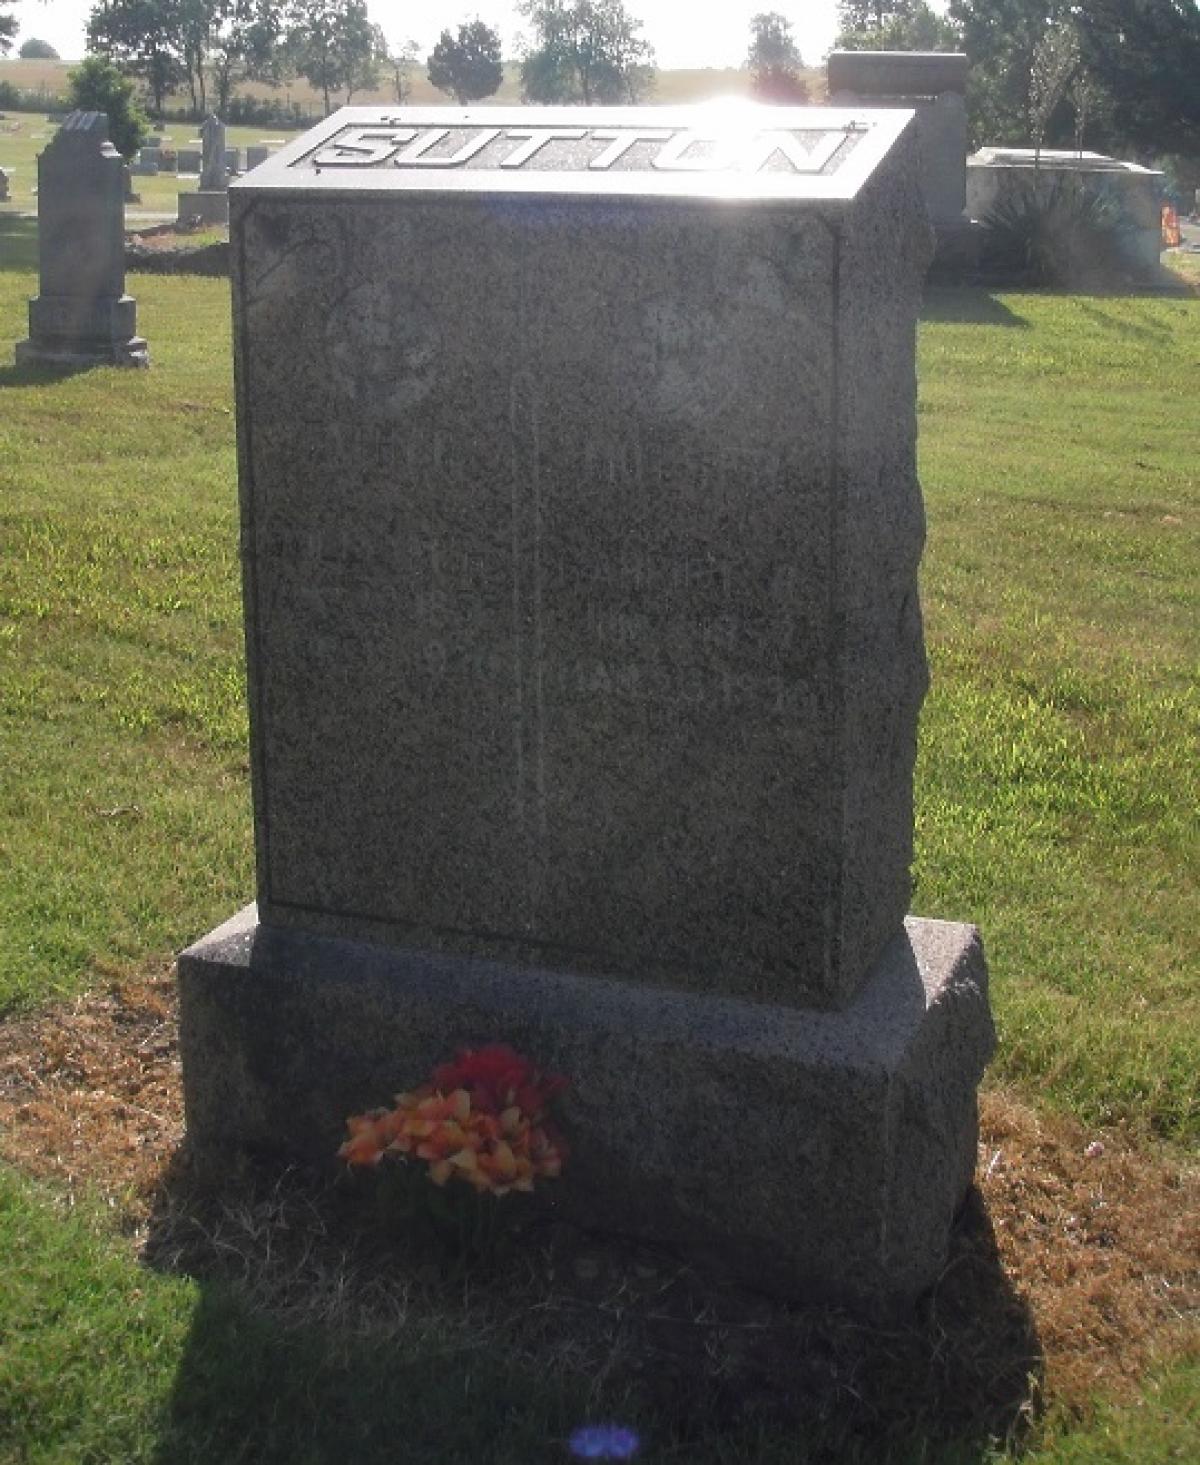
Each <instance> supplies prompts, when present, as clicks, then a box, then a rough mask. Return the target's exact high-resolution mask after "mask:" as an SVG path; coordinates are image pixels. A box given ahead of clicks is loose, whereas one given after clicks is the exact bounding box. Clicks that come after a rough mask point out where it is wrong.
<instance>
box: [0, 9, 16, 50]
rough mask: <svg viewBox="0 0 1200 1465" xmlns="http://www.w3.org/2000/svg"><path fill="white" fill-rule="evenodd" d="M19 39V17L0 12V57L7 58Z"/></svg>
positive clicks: (8, 12)
mask: <svg viewBox="0 0 1200 1465" xmlns="http://www.w3.org/2000/svg"><path fill="white" fill-rule="evenodd" d="M16 37H17V17H16V16H15V15H13V14H12V13H11V12H10V11H0V56H7V55H8V53H9V51H11V50H12V43H13V41H14V40H16Z"/></svg>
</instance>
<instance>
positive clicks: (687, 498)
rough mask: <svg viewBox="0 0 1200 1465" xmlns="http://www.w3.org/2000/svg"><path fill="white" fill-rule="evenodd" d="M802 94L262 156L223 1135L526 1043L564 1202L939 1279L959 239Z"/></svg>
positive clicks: (197, 1067)
mask: <svg viewBox="0 0 1200 1465" xmlns="http://www.w3.org/2000/svg"><path fill="white" fill-rule="evenodd" d="M760 115H762V116H763V118H764V120H762V121H760V122H758V123H757V125H756V128H755V129H754V130H750V131H747V130H745V129H744V127H743V129H742V130H738V129H737V128H736V127H733V126H731V124H730V123H729V122H728V121H727V120H726V121H722V120H721V118H722V117H723V116H724V114H721V113H714V114H713V121H712V123H711V125H706V124H704V123H700V122H698V121H697V116H696V113H695V112H693V111H691V110H690V109H689V110H688V111H686V112H680V113H675V112H672V111H671V110H670V109H645V110H643V111H637V112H633V111H622V112H621V113H620V114H616V118H615V119H614V114H613V113H610V112H605V111H604V110H603V109H596V110H587V109H561V110H556V111H554V112H549V113H547V112H544V111H533V112H525V111H521V110H516V109H512V110H510V109H495V110H493V111H489V114H488V117H487V125H486V126H485V125H484V124H483V123H481V122H479V121H477V120H475V118H474V116H473V114H470V113H458V112H455V111H454V110H452V109H449V110H448V109H436V110H432V109H431V110H430V111H428V112H422V111H412V112H406V113H405V117H404V124H403V125H400V124H398V123H396V122H395V121H394V120H393V116H392V113H391V112H390V111H389V110H387V109H373V108H372V109H352V110H347V111H345V112H343V113H339V114H337V115H336V116H335V117H333V118H330V119H328V120H327V121H326V122H325V123H323V124H322V125H321V126H320V127H319V128H318V129H317V130H316V131H315V132H314V133H311V134H309V135H308V136H306V137H304V138H302V139H300V140H299V141H297V142H295V143H293V144H292V145H291V146H290V147H288V148H286V149H285V150H284V151H283V152H282V153H280V154H278V155H276V157H275V158H273V159H271V160H270V161H269V162H268V163H266V164H265V165H263V166H262V167H260V168H259V169H257V170H256V171H255V173H254V174H253V175H251V176H250V177H248V178H247V179H245V180H242V181H241V182H239V183H236V184H235V185H234V186H233V188H232V190H231V195H232V198H233V201H234V205H235V211H234V217H233V221H232V223H233V228H232V231H231V233H232V237H233V240H234V247H233V249H232V250H231V254H232V256H233V259H234V260H235V279H234V296H235V325H236V344H235V349H236V352H237V359H238V392H239V404H238V410H239V430H240V434H241V486H242V496H243V529H244V535H243V553H244V562H245V571H246V577H247V596H246V604H247V607H248V610H247V615H248V624H247V646H248V664H249V676H250V687H251V725H252V767H253V771H254V793H255V828H256V838H257V846H258V876H259V890H258V894H259V900H258V910H257V914H255V913H254V912H249V913H246V914H244V915H243V916H242V917H240V918H238V919H236V920H235V921H234V922H232V923H230V925H229V926H228V927H227V928H224V929H222V930H221V931H219V932H217V933H214V935H213V937H212V938H210V939H209V940H208V941H206V942H204V943H201V945H200V946H199V947H197V948H195V949H194V950H193V951H192V952H190V953H187V954H185V956H184V958H183V959H181V963H180V977H181V988H182V993H183V1003H184V1006H183V1012H184V1039H185V1045H184V1063H185V1087H186V1092H187V1103H188V1124H189V1131H190V1133H191V1136H192V1140H193V1143H194V1145H195V1146H196V1152H197V1154H198V1155H202V1154H203V1153H204V1151H205V1150H206V1148H207V1149H208V1150H210V1151H217V1150H220V1149H221V1148H223V1147H230V1146H232V1147H237V1146H241V1145H247V1146H256V1145H259V1144H260V1143H261V1144H263V1145H266V1146H268V1147H270V1146H272V1145H273V1146H275V1147H281V1146H282V1147H285V1148H287V1149H289V1150H291V1151H292V1152H293V1153H297V1154H303V1155H306V1156H307V1157H308V1158H313V1157H314V1156H319V1155H321V1154H322V1153H325V1154H328V1153H330V1152H331V1151H332V1148H333V1147H334V1146H335V1145H336V1140H337V1134H338V1131H339V1129H340V1125H341V1121H342V1118H343V1116H344V1115H345V1114H347V1113H350V1112H353V1110H354V1109H355V1108H356V1107H357V1108H361V1107H363V1106H364V1105H365V1104H368V1103H373V1102H377V1100H376V1099H374V1098H372V1097H371V1096H372V1094H373V1093H375V1091H376V1090H378V1092H379V1093H382V1094H384V1095H387V1094H390V1093H391V1092H392V1091H393V1089H394V1088H395V1087H396V1086H397V1084H400V1083H402V1082H403V1081H406V1079H407V1076H408V1075H409V1074H414V1075H418V1076H419V1075H420V1074H421V1073H423V1072H424V1071H425V1069H426V1067H427V1065H428V1064H429V1063H430V1062H432V1061H434V1060H436V1059H437V1058H438V1057H439V1056H441V1055H443V1054H446V1053H449V1052H451V1051H453V1049H454V1048H455V1047H456V1046H457V1045H459V1044H461V1043H473V1042H482V1041H496V1040H503V1041H511V1042H514V1043H516V1045H517V1046H519V1047H523V1048H526V1049H527V1050H528V1051H530V1052H531V1053H532V1054H534V1055H535V1056H536V1058H537V1060H538V1061H539V1062H541V1063H544V1064H547V1065H549V1066H552V1067H557V1068H560V1069H562V1070H563V1071H565V1072H567V1073H568V1074H569V1075H570V1076H571V1079H572V1084H573V1088H572V1091H571V1099H570V1106H571V1107H570V1113H569V1120H570V1124H571V1128H572V1134H573V1138H574V1149H573V1156H572V1162H571V1173H570V1177H569V1179H568V1180H567V1181H565V1182H564V1184H563V1185H562V1186H561V1187H560V1188H559V1189H558V1191H557V1192H556V1197H555V1199H556V1202H557V1203H558V1205H559V1206H560V1207H561V1208H562V1209H563V1211H564V1213H565V1214H571V1215H575V1216H579V1217H586V1218H587V1219H588V1220H589V1221H590V1222H591V1223H592V1224H598V1225H608V1226H610V1227H612V1228H613V1229H617V1230H622V1231H629V1232H634V1233H641V1234H648V1235H651V1236H659V1237H662V1238H665V1239H669V1240H673V1241H676V1242H683V1243H688V1244H693V1245H698V1246H703V1247H708V1248H715V1249H716V1250H718V1251H720V1252H722V1253H723V1254H724V1255H726V1256H727V1257H728V1258H729V1259H730V1261H731V1263H732V1264H733V1265H735V1266H737V1267H738V1268H739V1269H740V1270H742V1271H743V1272H744V1273H745V1274H746V1275H748V1276H750V1277H751V1278H753V1279H755V1280H757V1281H759V1282H760V1283H763V1284H764V1285H771V1286H775V1287H781V1288H783V1289H785V1290H790V1291H800V1292H812V1291H823V1292H827V1293H831V1294H833V1295H836V1296H839V1297H843V1298H847V1299H853V1298H859V1299H862V1298H871V1299H876V1300H877V1299H879V1298H889V1299H897V1298H908V1297H911V1296H912V1295H914V1294H915V1292H916V1291H919V1290H920V1288H921V1287H923V1286H925V1285H927V1284H928V1283H929V1282H930V1281H931V1280H932V1279H933V1277H934V1276H935V1275H936V1272H937V1269H938V1267H939V1266H940V1264H941V1261H942V1259H943V1257H944V1253H945V1245H946V1237H947V1233H948V1228H949V1224H950V1219H951V1217H952V1215H953V1213H954V1210H955V1208H956V1207H957V1205H958V1204H959V1202H960V1201H961V1199H962V1195H963V1193H964V1191H965V1188H966V1186H967V1184H968V1182H969V1179H970V1175H971V1173H972V1168H973V1164H974V1150H975V1101H974V1092H975V1085H976V1083H977V1081H978V1078H979V1075H980V1072H981V1069H982V1066H983V1063H984V1062H985V1061H986V1058H987V1056H988V1054H989V1052H990V1047H991V1042H992V1033H991V1026H990V1019H989V1018H988V1013H987V1003H986V996H985V984H986V971H985V968H984V966H983V960H982V953H981V951H980V949H979V945H978V940H977V937H976V936H975V934H974V933H973V932H971V931H970V930H969V928H964V927H959V926H946V925H943V924H942V923H937V922H911V921H910V922H907V923H906V921H905V912H906V910H907V905H908V899H909V894H910V877H909V864H910V859H911V840H912V769H913V760H914V756H915V736H916V719H917V712H918V708H919V705H920V702H921V698H922V696H923V693H924V689H925V682H926V670H925V659H924V651H923V644H922V635H921V621H920V611H919V604H918V599H917V586H916V572H917V564H918V561H919V557H920V552H921V546H922V541H923V534H924V520H923V512H922V506H921V498H920V491H919V486H918V483H917V479H916V468H915V439H916V414H915V400H916V392H915V371H914V350H915V327H916V319H917V313H918V310H919V305H920V299H921V285H922V278H923V273H924V269H925V266H926V264H927V262H928V255H929V250H930V239H929V232H928V226H927V223H926V216H925V209H924V206H923V204H922V202H921V200H920V196H919V186H918V179H917V152H916V144H915V136H914V130H913V127H912V125H911V123H912V118H911V114H907V113H903V112H900V111H892V112H869V111H855V112H852V113H851V112H844V111H822V110H820V109H784V108H780V109H772V110H771V111H770V113H769V121H767V120H765V118H766V115H767V114H760ZM334 486H336V491H334ZM318 1075H319V1077H318ZM385 1075H386V1076H385ZM732 1114H736V1115H737V1116H738V1117H737V1121H736V1122H735V1123H733V1124H730V1122H729V1116H730V1115H732ZM722 1116H724V1117H722ZM748 1177H750V1179H749V1180H748Z"/></svg>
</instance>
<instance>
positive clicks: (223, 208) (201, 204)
mask: <svg viewBox="0 0 1200 1465" xmlns="http://www.w3.org/2000/svg"><path fill="white" fill-rule="evenodd" d="M194 219H199V221H200V222H201V223H202V224H228V223H229V195H228V194H227V193H226V192H225V191H224V190H223V189H215V188H210V189H204V188H202V189H200V191H199V192H198V193H181V194H180V195H179V223H181V224H188V223H191V222H192V221H193V220H194Z"/></svg>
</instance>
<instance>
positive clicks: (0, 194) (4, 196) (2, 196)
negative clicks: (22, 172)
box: [0, 168, 10, 203]
mask: <svg viewBox="0 0 1200 1465" xmlns="http://www.w3.org/2000/svg"><path fill="white" fill-rule="evenodd" d="M9 199H10V195H9V191H8V174H7V173H6V172H5V171H4V169H3V168H0V203H8V202H9Z"/></svg>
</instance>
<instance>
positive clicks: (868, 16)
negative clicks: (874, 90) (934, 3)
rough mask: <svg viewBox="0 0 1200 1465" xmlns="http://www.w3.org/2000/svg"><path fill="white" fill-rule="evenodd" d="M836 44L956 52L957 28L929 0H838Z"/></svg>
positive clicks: (855, 48) (861, 48)
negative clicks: (838, 28)
mask: <svg viewBox="0 0 1200 1465" xmlns="http://www.w3.org/2000/svg"><path fill="white" fill-rule="evenodd" d="M838 24H839V26H840V30H839V31H838V37H837V40H836V41H835V42H834V45H835V46H837V47H838V48H839V49H840V50H847V51H954V50H957V48H958V45H959V34H958V29H957V27H956V26H955V25H954V23H953V22H952V21H949V20H947V19H946V17H945V16H943V15H939V14H938V13H937V11H936V10H934V9H933V8H932V7H931V6H929V5H928V4H927V3H926V0H839V4H838Z"/></svg>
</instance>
